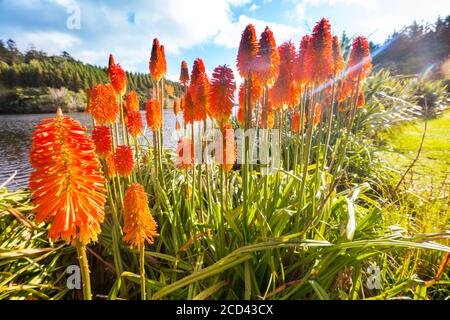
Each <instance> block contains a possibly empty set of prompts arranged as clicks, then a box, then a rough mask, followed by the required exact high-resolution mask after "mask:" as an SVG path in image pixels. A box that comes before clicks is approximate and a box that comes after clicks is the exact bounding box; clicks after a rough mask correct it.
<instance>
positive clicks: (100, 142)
mask: <svg viewBox="0 0 450 320" xmlns="http://www.w3.org/2000/svg"><path fill="white" fill-rule="evenodd" d="M92 140H94V144H95V152H96V153H97V155H98V156H99V157H100V158H104V157H106V156H107V155H108V154H109V153H110V152H111V150H112V140H111V129H110V128H109V127H108V126H95V127H94V130H92Z"/></svg>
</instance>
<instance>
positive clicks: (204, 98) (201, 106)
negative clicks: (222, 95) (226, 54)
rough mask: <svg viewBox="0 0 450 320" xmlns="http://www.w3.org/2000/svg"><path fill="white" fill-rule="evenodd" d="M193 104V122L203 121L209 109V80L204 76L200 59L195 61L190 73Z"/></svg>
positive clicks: (203, 68)
mask: <svg viewBox="0 0 450 320" xmlns="http://www.w3.org/2000/svg"><path fill="white" fill-rule="evenodd" d="M188 91H190V94H191V99H192V102H193V104H194V108H193V110H192V111H193V117H194V118H193V120H194V121H203V120H205V119H206V117H207V113H208V108H209V80H208V77H207V75H206V70H205V64H204V63H203V60H202V59H200V58H197V59H195V61H194V65H193V67H192V73H191V84H190V85H189V89H188Z"/></svg>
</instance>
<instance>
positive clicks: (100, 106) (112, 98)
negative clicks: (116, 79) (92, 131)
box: [88, 84, 119, 125]
mask: <svg viewBox="0 0 450 320" xmlns="http://www.w3.org/2000/svg"><path fill="white" fill-rule="evenodd" d="M88 111H89V113H90V114H92V118H94V120H95V121H96V122H97V123H98V124H100V125H103V124H105V123H110V124H112V123H114V122H116V119H117V116H118V114H119V106H118V104H117V100H116V95H115V93H114V88H113V86H112V85H110V84H98V85H96V86H95V87H94V88H93V89H92V91H91V95H90V97H89V108H88Z"/></svg>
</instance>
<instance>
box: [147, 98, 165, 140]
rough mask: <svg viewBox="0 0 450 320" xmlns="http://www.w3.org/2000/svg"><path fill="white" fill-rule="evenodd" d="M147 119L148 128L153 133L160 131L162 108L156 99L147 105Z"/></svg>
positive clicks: (149, 100) (148, 101) (149, 101)
mask: <svg viewBox="0 0 450 320" xmlns="http://www.w3.org/2000/svg"><path fill="white" fill-rule="evenodd" d="M146 119H147V125H148V127H149V128H150V129H151V130H152V131H153V132H155V131H158V130H159V129H161V126H162V119H161V107H160V104H159V101H158V100H156V99H148V100H147V105H146Z"/></svg>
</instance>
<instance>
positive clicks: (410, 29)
mask: <svg viewBox="0 0 450 320" xmlns="http://www.w3.org/2000/svg"><path fill="white" fill-rule="evenodd" d="M373 52H377V53H376V54H375V55H374V59H373V60H374V63H375V64H376V65H377V67H378V68H388V69H390V70H391V71H392V72H394V73H396V74H418V73H423V72H425V71H426V70H430V71H432V74H433V75H434V77H435V78H445V77H446V76H447V77H448V74H447V75H446V74H445V72H443V71H442V68H441V66H442V64H443V63H444V62H445V61H448V62H447V63H450V61H449V59H450V15H449V16H447V17H446V18H441V17H439V18H438V19H437V21H436V22H435V23H432V24H420V23H417V22H416V21H415V22H414V23H413V24H411V25H410V26H407V27H404V28H403V29H402V30H400V31H397V32H394V33H393V34H392V35H391V36H390V37H389V38H388V39H387V40H386V41H385V43H384V44H382V45H379V46H375V47H374V48H373Z"/></svg>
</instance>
